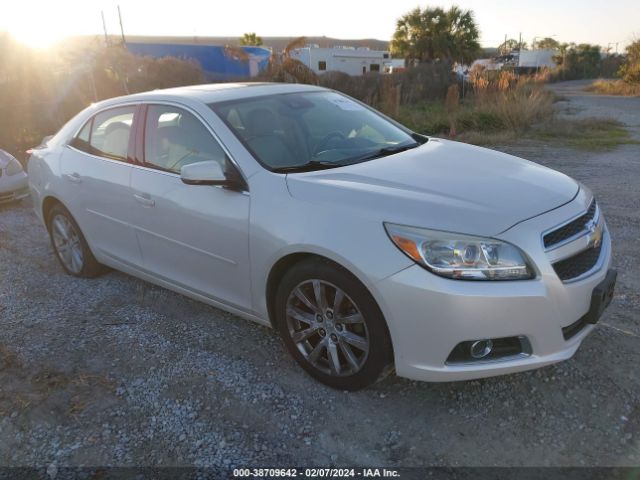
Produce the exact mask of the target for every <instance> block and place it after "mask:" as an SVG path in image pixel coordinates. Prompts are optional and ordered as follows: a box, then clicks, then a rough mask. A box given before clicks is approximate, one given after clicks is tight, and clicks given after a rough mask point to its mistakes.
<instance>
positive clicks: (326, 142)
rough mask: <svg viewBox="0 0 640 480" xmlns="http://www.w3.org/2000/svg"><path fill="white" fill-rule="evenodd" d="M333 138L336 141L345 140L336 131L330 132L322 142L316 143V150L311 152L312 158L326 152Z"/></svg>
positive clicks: (341, 134)
mask: <svg viewBox="0 0 640 480" xmlns="http://www.w3.org/2000/svg"><path fill="white" fill-rule="evenodd" d="M334 138H337V139H338V140H346V139H347V137H345V136H344V134H343V133H342V132H338V131H335V132H330V133H328V134H327V135H325V136H324V138H323V139H322V140H320V141H319V142H318V145H316V148H315V149H314V150H313V156H314V157H315V156H316V155H318V154H320V153H322V152H324V151H326V149H327V147H328V146H329V144H330V143H331V140H332V139H334Z"/></svg>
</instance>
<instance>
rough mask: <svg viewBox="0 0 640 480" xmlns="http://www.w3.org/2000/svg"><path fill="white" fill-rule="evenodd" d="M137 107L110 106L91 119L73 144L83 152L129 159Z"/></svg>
mask: <svg viewBox="0 0 640 480" xmlns="http://www.w3.org/2000/svg"><path fill="white" fill-rule="evenodd" d="M135 110H136V107H119V108H110V109H109V110H105V111H104V112H100V113H98V114H96V115H95V116H94V117H93V118H92V119H91V120H89V121H88V122H87V123H86V124H85V125H84V127H82V130H80V132H79V133H78V135H77V136H76V137H75V138H74V139H73V140H72V142H71V144H72V145H73V146H74V147H76V148H77V149H79V150H82V151H83V152H87V153H91V154H93V155H98V156H101V157H107V158H111V159H113V160H122V161H127V152H128V150H129V136H130V133H131V125H133V114H134V112H135Z"/></svg>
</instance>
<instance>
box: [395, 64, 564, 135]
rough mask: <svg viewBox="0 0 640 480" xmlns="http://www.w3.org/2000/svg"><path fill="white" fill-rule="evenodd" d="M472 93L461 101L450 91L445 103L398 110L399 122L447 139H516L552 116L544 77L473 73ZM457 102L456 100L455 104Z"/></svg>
mask: <svg viewBox="0 0 640 480" xmlns="http://www.w3.org/2000/svg"><path fill="white" fill-rule="evenodd" d="M470 83H471V86H472V94H471V95H470V96H468V97H467V98H465V99H462V100H460V98H459V96H456V93H457V92H455V93H454V92H453V90H451V89H450V91H449V92H448V94H447V98H446V101H445V102H444V103H442V102H429V103H423V104H419V105H410V106H405V107H403V108H401V110H400V115H399V117H398V118H399V120H400V121H402V122H403V123H406V124H407V125H408V126H409V127H410V128H413V129H415V130H416V131H418V132H420V133H425V134H431V135H438V134H440V135H442V134H444V135H446V136H450V137H461V139H465V140H467V137H469V136H473V138H474V139H475V140H476V142H477V141H478V140H481V138H480V135H479V134H486V135H489V134H502V135H504V134H507V135H511V136H516V135H519V134H522V133H523V132H525V131H527V130H528V129H530V128H531V126H532V125H534V124H535V123H538V122H541V121H544V120H546V119H549V118H551V117H552V115H553V95H552V94H551V93H549V92H547V91H546V90H544V88H543V83H544V77H543V76H539V77H518V76H516V75H514V74H513V73H511V72H500V73H499V74H495V73H492V72H489V73H487V72H480V71H478V72H472V75H471V79H470ZM456 100H457V101H456Z"/></svg>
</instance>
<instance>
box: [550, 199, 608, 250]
mask: <svg viewBox="0 0 640 480" xmlns="http://www.w3.org/2000/svg"><path fill="white" fill-rule="evenodd" d="M596 210H597V207H596V201H595V199H594V200H593V201H592V202H591V205H589V209H588V210H587V213H585V214H584V215H581V216H580V217H578V218H576V219H575V220H572V221H571V222H569V223H567V224H566V225H563V226H562V227H560V228H557V229H556V230H554V231H552V232H549V233H547V234H546V235H545V236H544V237H543V242H544V248H547V249H548V248H551V247H554V246H556V245H558V244H560V243H563V242H565V241H566V240H568V239H570V238H572V237H575V236H576V235H578V234H580V233H581V232H583V231H585V232H586V231H587V227H586V225H587V224H588V223H589V222H591V221H592V220H593V219H594V218H595V216H596Z"/></svg>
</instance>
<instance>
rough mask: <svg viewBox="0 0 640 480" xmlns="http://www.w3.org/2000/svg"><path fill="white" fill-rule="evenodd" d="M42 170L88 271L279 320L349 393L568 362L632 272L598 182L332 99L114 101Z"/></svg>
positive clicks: (254, 93)
mask: <svg viewBox="0 0 640 480" xmlns="http://www.w3.org/2000/svg"><path fill="white" fill-rule="evenodd" d="M28 170H29V179H30V187H31V193H32V197H33V201H34V205H35V209H36V212H37V214H38V215H39V216H40V218H41V219H42V221H43V223H44V225H45V226H46V228H47V229H48V231H49V233H50V236H51V241H52V245H53V248H54V250H55V252H56V255H57V257H58V259H59V260H60V263H61V265H62V267H63V268H64V269H65V270H66V271H67V272H68V273H69V274H71V275H75V276H79V277H91V276H94V275H97V274H99V273H100V272H101V270H102V269H101V266H102V265H108V266H109V267H112V268H115V269H118V270H122V271H124V272H127V273H129V274H131V275H134V276H137V277H139V278H142V279H145V280H147V281H149V282H152V283H155V284H158V285H161V286H164V287H166V288H169V289H171V290H175V291H177V292H180V293H182V294H184V295H187V296H189V297H192V298H195V299H198V300H201V301H203V302H206V303H209V304H211V305H214V306H216V307H218V308H221V309H224V310H227V311H229V312H232V313H235V314H237V315H240V316H242V317H245V318H247V319H250V320H254V321H256V322H259V323H262V324H265V325H270V326H272V327H274V328H276V329H277V330H278V331H279V333H280V334H281V336H282V338H283V340H284V343H285V344H286V346H287V348H288V349H289V351H290V352H291V354H292V355H293V357H294V358H295V360H296V361H297V362H298V363H299V364H300V365H301V366H302V368H304V369H305V370H306V371H307V372H308V373H309V374H311V375H312V376H313V377H315V378H316V379H318V380H320V381H321V382H324V383H326V384H327V385H330V386H332V387H335V388H340V389H356V388H361V387H364V386H366V385H369V384H370V383H372V382H374V381H376V379H379V378H381V377H382V376H384V374H385V373H386V372H389V371H392V369H393V368H395V371H396V373H397V374H398V375H400V376H402V377H407V378H412V379H418V380H425V381H450V380H464V379H472V378H479V377H486V376H491V375H498V374H504V373H511V372H517V371H522V370H527V369H531V368H535V367H540V366H543V365H548V364H551V363H554V362H558V361H560V360H564V359H567V358H569V357H571V356H572V355H573V354H574V352H575V351H576V350H577V348H578V346H579V345H580V343H581V342H582V340H583V339H584V338H585V336H586V335H587V334H588V333H589V332H590V331H591V330H592V329H593V328H594V324H595V323H596V322H597V321H598V318H599V317H600V315H601V314H602V312H603V310H604V309H605V308H606V306H607V305H608V304H609V302H610V300H611V297H612V294H613V288H614V284H615V280H616V273H615V271H613V270H610V263H611V241H610V238H609V233H608V230H607V227H606V224H605V221H604V217H603V215H602V212H601V211H600V208H599V207H598V205H597V203H596V201H595V199H594V197H593V195H592V193H591V192H590V191H589V190H588V189H587V188H585V187H584V186H582V185H580V184H579V183H578V182H576V181H574V180H572V179H571V178H569V177H567V176H565V175H563V174H561V173H558V172H555V171H553V170H550V169H548V168H545V167H542V166H540V165H537V164H534V163H531V162H528V161H526V160H522V159H519V158H516V157H512V156H509V155H506V154H503V153H498V152H495V151H491V150H486V149H483V148H477V147H473V146H469V145H464V144H460V143H456V142H451V141H445V140H440V139H436V138H428V137H425V136H422V135H418V134H416V133H414V132H412V131H410V130H408V129H407V128H405V127H404V126H402V125H400V124H398V123H396V122H394V121H393V120H390V119H389V118H387V117H385V116H383V115H382V114H380V113H378V112H376V111H375V110H373V109H371V108H369V107H368V106H366V105H364V104H362V103H360V102H358V101H356V100H353V99H351V98H349V97H347V96H345V95H342V94H340V93H338V92H335V91H331V90H327V89H323V88H319V87H314V86H308V85H286V84H225V85H203V86H194V87H186V88H178V89H172V90H164V91H154V92H149V93H143V94H136V95H131V96H127V97H122V98H116V99H111V100H107V101H104V102H101V103H98V104H96V105H92V106H91V107H89V108H87V109H86V110H84V111H83V112H81V113H80V114H78V115H77V116H76V117H75V118H73V119H72V120H71V121H70V122H69V123H68V124H67V125H65V126H64V127H63V128H62V129H61V130H60V132H58V133H57V135H55V136H54V137H53V138H51V139H50V140H48V141H47V142H46V143H44V144H43V145H42V146H40V147H39V148H37V149H35V150H34V151H33V153H32V156H31V158H30V161H29V168H28ZM184 321H185V322H188V321H189V319H188V318H185V319H184ZM229 341H230V342H233V339H229ZM256 348H260V346H259V345H257V346H256Z"/></svg>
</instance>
